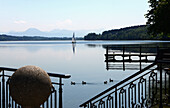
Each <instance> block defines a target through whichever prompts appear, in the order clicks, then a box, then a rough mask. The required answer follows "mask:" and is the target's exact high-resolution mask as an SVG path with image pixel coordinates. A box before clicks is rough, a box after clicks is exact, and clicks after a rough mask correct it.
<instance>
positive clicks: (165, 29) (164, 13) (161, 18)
mask: <svg viewBox="0 0 170 108" xmlns="http://www.w3.org/2000/svg"><path fill="white" fill-rule="evenodd" d="M149 3H150V8H151V9H150V10H149V11H148V13H147V14H146V18H147V19H148V21H147V25H149V28H148V31H149V33H150V34H152V35H160V34H163V35H166V36H167V35H168V34H170V0H149Z"/></svg>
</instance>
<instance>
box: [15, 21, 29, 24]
mask: <svg viewBox="0 0 170 108" xmlns="http://www.w3.org/2000/svg"><path fill="white" fill-rule="evenodd" d="M14 23H15V24H26V23H27V22H26V21H23V20H18V21H14Z"/></svg>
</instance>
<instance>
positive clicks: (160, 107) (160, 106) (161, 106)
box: [159, 63, 163, 108]
mask: <svg viewBox="0 0 170 108" xmlns="http://www.w3.org/2000/svg"><path fill="white" fill-rule="evenodd" d="M159 70H160V105H159V108H163V105H162V63H160V68H159Z"/></svg>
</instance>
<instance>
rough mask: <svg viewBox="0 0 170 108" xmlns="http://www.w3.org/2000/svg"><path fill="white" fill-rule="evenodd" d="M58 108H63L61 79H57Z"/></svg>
mask: <svg viewBox="0 0 170 108" xmlns="http://www.w3.org/2000/svg"><path fill="white" fill-rule="evenodd" d="M59 80H60V81H59V108H63V102H62V92H63V91H62V78H60V79H59Z"/></svg>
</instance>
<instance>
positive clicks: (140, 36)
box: [84, 25, 170, 40]
mask: <svg viewBox="0 0 170 108" xmlns="http://www.w3.org/2000/svg"><path fill="white" fill-rule="evenodd" d="M84 39H85V40H164V39H166V40H167V39H169V40H170V38H168V37H164V36H163V35H158V36H153V35H152V34H148V26H147V25H138V26H131V27H125V28H121V29H113V30H108V31H104V32H103V33H102V34H96V33H89V34H87V35H86V36H85V37H84Z"/></svg>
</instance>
